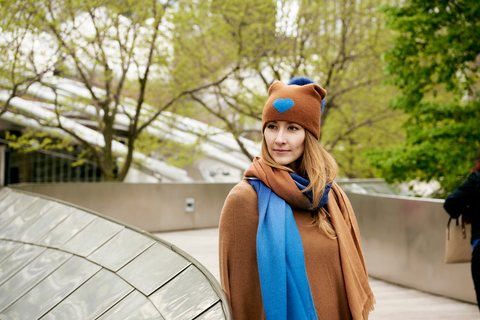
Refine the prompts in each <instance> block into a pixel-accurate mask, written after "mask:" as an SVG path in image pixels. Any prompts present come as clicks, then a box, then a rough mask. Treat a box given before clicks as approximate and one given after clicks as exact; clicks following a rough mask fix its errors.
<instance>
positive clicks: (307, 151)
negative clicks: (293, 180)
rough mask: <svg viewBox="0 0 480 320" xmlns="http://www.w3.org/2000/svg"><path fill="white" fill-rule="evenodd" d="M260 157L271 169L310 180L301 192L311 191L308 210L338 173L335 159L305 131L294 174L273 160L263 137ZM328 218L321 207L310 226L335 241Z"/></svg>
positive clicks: (315, 203)
mask: <svg viewBox="0 0 480 320" xmlns="http://www.w3.org/2000/svg"><path fill="white" fill-rule="evenodd" d="M261 156H262V160H263V162H265V163H266V164H268V165H269V166H271V167H273V168H277V169H281V170H286V171H288V172H292V173H296V174H298V175H300V176H302V177H306V178H308V179H309V180H310V184H309V185H308V186H307V188H306V189H305V190H303V192H306V191H308V190H312V194H313V204H312V206H311V207H310V209H313V208H315V207H316V206H317V205H318V204H319V202H320V199H321V196H322V195H323V192H324V191H325V185H326V184H328V183H331V182H333V180H335V178H336V176H337V173H338V166H337V162H336V161H335V159H334V158H333V157H332V156H331V155H330V154H329V153H328V152H327V151H326V150H325V149H324V148H323V147H322V146H321V145H320V143H319V142H318V140H317V139H316V138H315V137H314V136H313V134H312V133H310V131H307V130H305V141H304V150H303V155H302V156H301V157H300V159H298V160H297V161H299V160H300V161H301V163H300V166H299V167H298V170H297V172H294V171H293V170H292V168H290V167H287V166H282V165H280V164H278V163H276V162H275V160H273V158H272V156H271V155H270V153H269V152H268V149H267V144H266V142H265V136H263V140H262V150H261ZM328 217H330V214H329V213H328V211H327V210H326V209H325V208H323V207H322V208H320V209H319V210H317V211H316V212H315V214H314V217H313V220H312V225H317V226H318V227H319V228H320V230H321V231H323V232H324V233H325V234H326V235H327V236H328V237H329V238H331V239H335V238H336V233H335V230H334V229H333V227H332V225H331V224H330V221H329V219H328Z"/></svg>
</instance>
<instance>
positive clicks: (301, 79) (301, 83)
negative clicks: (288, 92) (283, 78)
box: [288, 77, 315, 86]
mask: <svg viewBox="0 0 480 320" xmlns="http://www.w3.org/2000/svg"><path fill="white" fill-rule="evenodd" d="M309 83H315V81H313V80H312V79H310V78H307V77H296V78H292V79H290V82H289V83H288V85H292V84H296V85H297V86H304V85H306V84H309Z"/></svg>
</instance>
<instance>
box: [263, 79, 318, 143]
mask: <svg viewBox="0 0 480 320" xmlns="http://www.w3.org/2000/svg"><path fill="white" fill-rule="evenodd" d="M326 95H327V91H325V89H323V88H322V87H320V86H319V85H318V84H315V83H310V84H307V85H303V86H298V85H288V86H287V85H286V84H285V83H283V82H281V81H277V82H275V83H274V84H272V85H271V86H270V88H269V89H268V100H267V103H266V104H265V107H264V108H263V114H262V132H263V131H264V130H265V126H266V125H267V123H268V122H270V121H289V122H294V123H297V124H299V125H301V126H302V127H303V128H304V129H306V130H308V131H310V132H311V133H312V134H313V135H314V136H315V137H316V138H317V139H319V138H320V117H321V107H322V100H323V99H324V98H325V96H326Z"/></svg>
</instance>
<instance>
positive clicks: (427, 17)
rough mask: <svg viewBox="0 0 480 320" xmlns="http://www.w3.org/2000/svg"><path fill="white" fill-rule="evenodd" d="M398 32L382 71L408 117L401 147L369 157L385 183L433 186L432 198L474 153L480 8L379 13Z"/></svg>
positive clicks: (463, 1) (442, 0) (438, 4)
mask: <svg viewBox="0 0 480 320" xmlns="http://www.w3.org/2000/svg"><path fill="white" fill-rule="evenodd" d="M383 12H384V13H385V14H386V16H387V18H388V21H387V25H388V27H389V28H391V29H392V30H394V31H395V32H396V33H397V36H396V37H395V39H394V47H393V48H392V49H391V50H389V51H387V53H386V55H385V57H386V60H387V62H388V66H387V69H386V70H387V72H388V73H389V74H391V75H392V76H393V79H392V82H393V84H395V85H396V86H397V87H398V88H399V89H400V90H401V95H400V96H398V97H397V98H395V99H393V100H392V101H391V107H392V108H393V109H396V110H401V111H403V112H405V113H407V114H408V120H407V121H406V122H405V124H404V129H405V132H406V140H405V142H404V143H403V144H402V145H401V146H400V147H398V148H395V149H391V150H389V151H387V152H383V151H377V152H373V153H371V154H370V161H371V163H372V164H373V165H374V166H375V167H377V168H378V170H380V172H381V174H382V176H383V177H384V178H385V179H386V180H387V181H388V182H394V181H409V180H413V179H418V180H420V181H430V180H432V179H433V180H437V181H439V182H440V185H441V190H440V191H439V192H438V194H437V196H444V195H445V194H447V193H449V192H451V191H453V190H454V189H455V188H457V187H458V186H459V185H460V184H461V183H462V181H463V180H464V179H465V177H466V176H467V175H468V174H469V172H470V169H471V168H472V167H473V165H474V159H475V156H476V153H477V151H478V149H479V148H480V120H479V119H480V95H479V89H480V87H479V75H480V74H479V64H480V33H479V30H480V3H479V2H478V1H473V0H472V1H467V0H460V1H452V0H436V1H423V2H421V1H413V0H410V1H407V2H406V3H404V5H403V6H400V7H396V6H387V7H384V8H383Z"/></svg>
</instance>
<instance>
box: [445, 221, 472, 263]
mask: <svg viewBox="0 0 480 320" xmlns="http://www.w3.org/2000/svg"><path fill="white" fill-rule="evenodd" d="M460 217H461V223H460V224H459V223H458V220H459V219H460V218H459V219H455V220H456V223H455V224H454V225H453V226H451V225H450V222H451V221H452V218H450V219H449V220H448V224H447V242H446V244H445V263H465V262H470V261H471V260H472V245H471V243H470V238H471V237H472V225H471V224H466V223H465V221H463V215H461V216H460Z"/></svg>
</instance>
